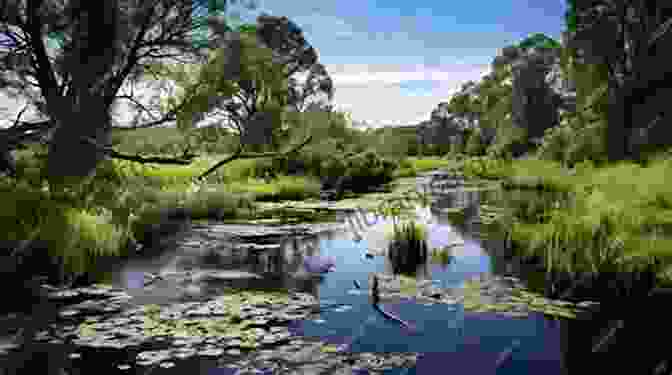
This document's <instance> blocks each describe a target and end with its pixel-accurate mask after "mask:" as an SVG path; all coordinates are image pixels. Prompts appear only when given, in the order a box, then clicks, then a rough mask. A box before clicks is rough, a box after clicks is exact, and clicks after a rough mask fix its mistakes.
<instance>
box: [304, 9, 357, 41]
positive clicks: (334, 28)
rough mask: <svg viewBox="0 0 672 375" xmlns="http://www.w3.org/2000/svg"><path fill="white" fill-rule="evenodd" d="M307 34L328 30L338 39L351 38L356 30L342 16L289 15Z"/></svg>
mask: <svg viewBox="0 0 672 375" xmlns="http://www.w3.org/2000/svg"><path fill="white" fill-rule="evenodd" d="M291 19H292V21H294V22H296V23H297V24H298V25H299V27H301V29H303V30H304V31H305V32H306V33H307V34H311V33H313V32H321V31H320V30H328V32H329V35H330V36H331V37H332V38H333V37H337V38H339V39H352V38H353V37H354V36H355V34H357V32H356V31H355V30H354V29H353V28H352V26H351V25H350V24H348V23H347V22H345V20H343V19H342V18H339V17H335V16H329V15H325V14H319V13H312V14H311V15H308V16H296V17H291Z"/></svg>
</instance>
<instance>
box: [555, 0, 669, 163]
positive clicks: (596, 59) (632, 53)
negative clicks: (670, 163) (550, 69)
mask: <svg viewBox="0 0 672 375" xmlns="http://www.w3.org/2000/svg"><path fill="white" fill-rule="evenodd" d="M568 3H569V6H568V11H567V14H566V19H567V26H568V40H569V44H570V47H571V49H572V50H573V52H574V53H573V56H572V61H573V64H574V65H582V64H590V65H598V66H600V67H601V69H598V70H603V71H604V72H605V75H606V83H607V85H606V90H605V94H604V95H605V97H606V102H607V104H606V105H607V110H606V112H607V113H606V117H607V130H606V148H607V154H608V158H609V159H610V160H612V161H616V160H621V159H624V158H627V157H630V156H633V155H630V153H629V150H628V139H629V137H630V134H631V132H632V129H633V128H634V127H636V126H637V125H636V124H635V121H637V122H639V123H640V124H641V126H642V127H646V126H648V125H649V124H651V123H652V122H653V121H656V120H659V118H660V117H661V116H662V117H664V116H666V115H667V114H668V110H667V108H666V107H668V105H666V101H665V100H664V98H663V96H665V95H660V92H661V91H662V90H666V89H669V88H670V87H671V86H672V67H671V66H669V63H668V59H667V57H666V55H665V51H666V50H668V49H669V47H670V45H671V44H672V33H671V32H670V28H672V5H670V4H669V3H667V2H659V1H645V0H644V1H636V2H633V1H626V0H611V1H589V0H571V1H568Z"/></svg>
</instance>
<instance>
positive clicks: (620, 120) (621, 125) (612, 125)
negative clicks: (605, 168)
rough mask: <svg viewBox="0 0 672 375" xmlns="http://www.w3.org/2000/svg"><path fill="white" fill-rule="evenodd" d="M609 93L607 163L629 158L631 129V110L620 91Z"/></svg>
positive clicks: (612, 90)
mask: <svg viewBox="0 0 672 375" xmlns="http://www.w3.org/2000/svg"><path fill="white" fill-rule="evenodd" d="M609 91H610V92H609V111H608V114H607V130H606V131H607V133H606V148H607V158H608V159H609V161H610V162H616V161H620V160H624V159H625V158H627V157H629V156H630V155H629V152H628V147H627V145H628V137H629V134H630V129H631V128H632V115H631V113H632V109H631V107H630V105H631V103H630V102H629V100H627V98H625V97H624V96H623V94H622V92H621V90H618V89H613V88H610V89H609Z"/></svg>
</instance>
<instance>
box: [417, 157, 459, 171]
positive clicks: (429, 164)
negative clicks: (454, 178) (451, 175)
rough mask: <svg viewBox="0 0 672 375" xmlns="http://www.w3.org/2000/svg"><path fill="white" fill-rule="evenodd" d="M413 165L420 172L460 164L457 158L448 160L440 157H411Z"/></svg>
mask: <svg viewBox="0 0 672 375" xmlns="http://www.w3.org/2000/svg"><path fill="white" fill-rule="evenodd" d="M409 161H410V162H411V166H412V168H413V169H415V170H416V171H418V172H425V171H431V170H433V169H448V168H452V167H455V166H456V165H458V162H457V161H455V160H446V159H440V158H422V159H420V158H409Z"/></svg>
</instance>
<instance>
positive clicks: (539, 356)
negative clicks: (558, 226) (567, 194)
mask: <svg viewBox="0 0 672 375" xmlns="http://www.w3.org/2000/svg"><path fill="white" fill-rule="evenodd" d="M418 183H419V184H423V183H425V182H423V180H422V179H420V178H419V179H418ZM504 199H506V195H505V194H504V193H503V192H502V191H500V190H495V191H488V190H474V191H466V190H463V189H452V190H446V191H438V192H433V203H432V206H431V208H429V209H427V210H424V211H422V210H421V211H420V212H422V214H423V215H425V220H427V221H429V222H431V223H432V224H433V228H434V229H433V230H436V231H438V232H439V233H443V234H445V235H446V236H453V237H454V238H455V239H458V240H457V241H458V242H459V243H460V246H454V247H453V253H452V258H451V260H450V262H449V263H448V264H435V263H433V262H429V261H428V263H427V264H424V265H420V266H419V268H418V273H419V275H420V276H421V277H422V278H423V279H426V280H430V281H429V282H428V283H431V284H432V285H434V286H436V287H438V288H461V287H463V286H464V285H465V282H466V281H467V280H471V279H474V278H478V277H481V278H483V277H490V276H492V275H495V276H501V277H514V278H516V279H518V280H520V282H521V283H522V284H525V285H528V286H529V287H530V289H533V290H535V289H540V288H541V289H543V277H544V273H543V272H542V271H540V270H539V269H538V267H536V268H535V267H531V266H528V265H525V264H523V263H522V262H521V261H520V259H518V258H516V257H510V256H506V255H505V254H504V253H505V252H504V251H503V250H502V248H503V240H502V238H501V236H498V235H497V234H496V233H495V232H493V231H492V230H491V228H490V225H488V224H487V223H484V222H482V220H480V219H479V217H480V216H481V215H479V207H481V206H483V205H498V204H499V205H501V201H502V200H504ZM455 207H464V210H463V212H464V214H463V216H462V217H461V219H460V220H455V218H454V215H453V216H451V214H450V209H451V208H455ZM337 221H338V223H333V224H330V223H326V224H318V225H314V226H310V228H311V229H310V230H306V231H304V232H302V233H295V234H291V235H287V232H283V231H282V230H281V229H282V228H279V227H273V226H268V227H266V230H267V231H266V233H264V234H263V235H261V234H260V230H261V229H260V228H261V227H260V226H251V225H247V226H246V225H233V224H222V223H215V222H195V223H192V224H191V225H190V226H189V228H188V229H187V230H186V231H184V232H183V233H180V234H178V235H176V238H175V241H173V242H169V243H168V244H167V245H164V246H165V249H163V250H162V251H160V252H158V255H152V256H139V257H134V258H131V259H128V260H125V261H124V262H122V263H120V264H118V265H115V266H114V267H111V268H110V269H109V270H108V271H107V273H106V279H107V281H106V283H108V284H111V285H112V286H114V287H116V288H119V290H120V291H123V293H126V295H127V296H128V297H127V300H128V303H129V304H130V306H139V305H148V304H158V305H161V306H170V305H173V304H178V303H185V302H192V303H194V304H195V303H199V302H203V301H207V300H210V299H212V298H214V297H217V296H221V295H224V294H226V293H227V291H228V290H230V288H242V289H247V290H258V291H264V290H292V291H296V292H299V293H302V295H303V294H305V295H309V296H312V298H314V300H315V301H318V302H319V304H320V306H323V307H324V308H322V309H320V310H319V311H317V312H315V311H313V312H312V313H311V314H308V315H306V316H305V318H304V319H294V320H291V321H289V323H288V325H287V329H288V333H287V335H288V336H289V335H291V338H292V341H290V342H289V343H288V344H287V343H285V344H282V345H284V346H282V345H281V346H280V347H272V348H270V349H265V350H262V351H261V352H262V354H263V355H264V356H265V359H266V362H264V363H267V364H268V363H271V362H272V361H271V360H270V358H271V357H273V354H274V353H275V354H278V353H282V354H281V356H282V357H284V361H285V362H283V364H282V365H280V364H279V363H280V362H278V361H276V362H273V363H275V365H274V366H275V367H273V366H271V365H268V366H267V367H265V368H260V367H259V366H257V365H255V366H252V365H251V364H252V363H256V362H254V361H256V359H254V360H253V359H252V358H251V356H252V355H253V354H254V353H249V354H247V356H246V355H243V354H245V353H239V350H237V349H235V350H234V351H227V352H226V353H225V354H222V353H220V351H217V345H219V344H215V341H213V342H212V343H211V344H212V345H211V346H210V347H209V350H210V352H208V353H210V354H213V353H215V354H214V355H210V354H208V353H206V352H199V354H194V355H191V356H188V355H186V354H185V355H184V356H182V357H179V358H178V359H175V358H174V357H173V359H171V362H168V363H170V364H171V365H164V363H166V362H163V363H162V364H161V365H160V366H153V365H147V364H144V365H143V364H138V363H136V362H137V360H136V359H135V358H136V357H137V356H138V353H140V352H141V351H142V350H148V349H147V346H146V345H145V346H142V345H141V346H140V347H132V348H131V347H129V348H124V347H121V348H119V347H117V348H114V347H91V346H86V345H81V342H80V343H77V342H74V341H73V340H72V335H71V336H70V339H68V338H67V335H66V338H65V339H62V340H60V341H58V340H56V341H53V340H52V341H46V340H43V342H40V343H35V344H34V345H33V346H32V348H31V349H30V350H31V351H32V352H31V354H30V355H31V357H30V360H28V361H27V362H26V363H27V364H25V365H23V370H24V371H25V372H23V373H29V372H33V373H45V374H46V373H47V372H46V370H45V369H49V372H50V373H51V372H53V373H59V374H62V375H66V374H67V375H74V374H93V373H95V374H102V373H106V374H107V373H109V374H131V373H133V374H148V373H150V372H153V373H155V374H171V373H174V374H178V373H180V374H186V373H189V374H222V375H226V374H232V375H233V374H241V375H242V374H248V373H249V374H252V373H257V374H331V373H333V374H367V373H370V374H376V373H379V374H390V375H392V374H406V375H411V374H469V375H477V374H498V375H513V374H515V375H524V374H542V373H543V374H544V375H554V374H578V373H584V372H586V368H587V367H586V366H587V362H586V358H587V357H586V355H587V353H589V352H590V351H591V348H593V347H594V337H595V336H596V335H597V334H598V333H599V332H602V331H603V330H604V329H605V327H607V326H608V325H609V322H607V321H606V320H604V319H600V318H598V317H597V316H596V317H595V318H594V319H589V320H585V319H579V320H568V319H562V318H553V317H549V316H548V315H544V314H542V313H537V312H534V313H531V314H529V316H526V317H524V318H512V317H506V316H502V315H499V314H496V313H492V312H472V311H466V310H465V309H464V308H463V305H462V304H460V303H432V302H431V301H429V302H428V301H416V300H413V299H411V298H397V299H394V300H390V301H384V302H383V303H382V306H383V307H384V308H385V310H386V311H389V312H391V313H393V314H394V315H396V316H398V317H400V318H401V319H403V320H404V321H406V322H408V323H409V324H410V325H411V327H412V328H406V327H404V326H402V325H399V324H395V322H393V321H391V320H389V319H386V318H385V317H384V316H383V315H381V314H380V313H379V312H377V311H376V310H375V309H374V307H373V306H372V305H371V299H370V296H369V293H368V291H367V290H366V289H367V287H368V284H369V280H370V277H371V275H372V273H380V274H390V273H391V270H392V264H391V261H390V259H389V258H388V257H386V256H373V257H369V256H366V254H367V253H368V252H370V251H371V250H372V248H374V247H377V246H379V245H378V244H374V243H373V242H374V241H373V240H372V238H379V237H380V236H378V237H376V234H379V233H380V232H381V231H382V230H383V229H382V228H384V227H386V225H389V222H388V221H385V220H384V219H382V218H380V217H376V216H375V215H373V214H364V213H362V212H358V211H341V212H339V213H338V214H337ZM306 227H308V226H306ZM241 242H242V243H243V245H241ZM318 255H319V256H328V257H333V259H334V260H335V270H334V271H333V272H329V273H326V274H322V275H319V276H317V275H313V274H309V273H307V272H306V271H305V269H304V267H303V264H304V263H303V262H304V259H305V257H310V256H318ZM355 284H357V285H355ZM358 285H359V286H361V288H358V287H357V286H358ZM73 314H74V313H73ZM82 320H83V319H80V320H75V321H73V322H76V323H79V322H81V321H82ZM73 322H70V323H68V324H69V325H70V329H71V331H72V329H73V325H74V324H76V323H73ZM0 324H2V323H0ZM64 324H65V323H64ZM145 324H146V323H145ZM54 327H55V326H54ZM54 327H52V328H54ZM280 331H281V328H278V329H277V330H273V329H271V332H280ZM283 332H284V331H283ZM44 341H46V342H44ZM208 342H209V341H208ZM314 343H320V344H319V345H327V347H329V348H333V347H335V348H337V350H315V348H316V347H317V346H315V347H312V346H311V347H310V348H308V347H307V346H306V345H308V344H311V345H313V344H314ZM301 345H303V346H301ZM315 345H317V344H315ZM2 348H3V344H2V342H1V341H0V349H2ZM4 348H5V350H6V351H7V355H6V356H5V358H6V359H5V360H9V359H11V358H12V357H13V356H18V355H19V352H20V349H17V348H12V347H11V345H9V346H7V345H6V344H5V347H4ZM311 348H312V349H311ZM335 352H336V353H338V355H340V356H341V357H339V358H338V359H336V357H334V356H335V355H336V354H333V353H335ZM184 353H187V351H186V350H185V351H184ZM203 353H206V354H208V355H205V354H203ZM216 353H219V354H220V355H219V356H218V355H217V354H216ZM255 353H256V352H255ZM395 353H412V354H413V356H412V357H404V356H403V355H401V354H397V355H396V357H395V356H392V357H390V355H392V354H395ZM192 354H193V353H192ZM299 354H301V355H303V357H301V356H299V357H301V358H298V359H296V360H295V361H293V362H292V361H291V360H290V359H289V358H290V357H292V355H295V356H298V355H299ZM255 355H256V354H255ZM386 355H387V356H386ZM381 356H382V357H381ZM346 357H347V358H346ZM0 358H2V357H1V356H0ZM287 361H289V362H291V365H288V362H287ZM376 361H379V362H380V363H383V362H384V363H386V364H387V365H385V366H383V365H380V366H378V367H376V366H377V365H375V362H376ZM386 361H387V362H386ZM605 361H607V360H605ZM4 363H9V362H1V363H0V364H4ZM156 363H159V362H156ZM232 363H235V364H236V365H235V366H234V365H231V364H232ZM325 363H326V364H327V365H325ZM7 368H9V365H7ZM7 373H9V372H7ZM0 374H2V375H4V374H5V372H4V371H0Z"/></svg>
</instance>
